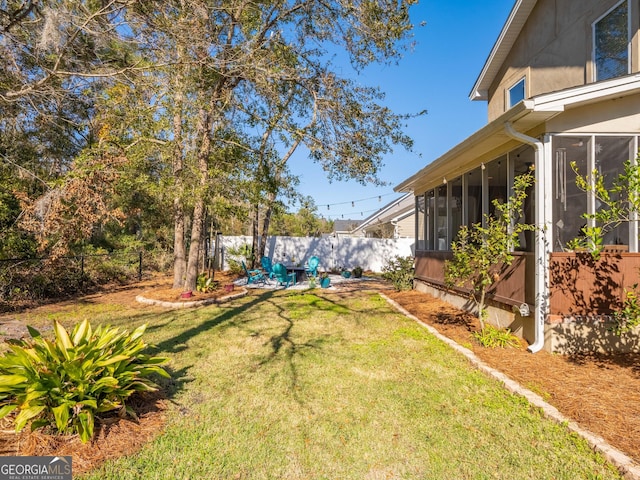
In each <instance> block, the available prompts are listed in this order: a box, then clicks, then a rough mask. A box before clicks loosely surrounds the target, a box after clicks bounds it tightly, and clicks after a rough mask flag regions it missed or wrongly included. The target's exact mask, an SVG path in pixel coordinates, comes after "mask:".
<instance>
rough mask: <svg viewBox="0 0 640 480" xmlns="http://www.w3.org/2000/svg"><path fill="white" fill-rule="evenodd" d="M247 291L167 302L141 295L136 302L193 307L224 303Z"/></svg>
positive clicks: (169, 306)
mask: <svg viewBox="0 0 640 480" xmlns="http://www.w3.org/2000/svg"><path fill="white" fill-rule="evenodd" d="M247 293H249V292H248V290H247V289H245V288H243V289H242V291H241V292H238V293H233V294H231V295H226V296H224V297H219V298H207V299H204V300H193V301H190V302H189V301H182V302H167V301H165V300H155V299H153V298H146V297H144V296H142V295H137V296H136V302H139V303H143V304H145V305H156V306H159V307H164V308H195V307H204V306H206V305H211V304H214V303H224V302H228V301H230V300H233V299H235V298H240V297H244V296H245V295H246V294H247Z"/></svg>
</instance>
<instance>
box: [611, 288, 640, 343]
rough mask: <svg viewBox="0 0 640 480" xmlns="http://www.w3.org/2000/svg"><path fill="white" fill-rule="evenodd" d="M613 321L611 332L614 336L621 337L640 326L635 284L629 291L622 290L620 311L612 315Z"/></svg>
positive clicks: (639, 308)
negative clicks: (622, 299) (622, 298)
mask: <svg viewBox="0 0 640 480" xmlns="http://www.w3.org/2000/svg"><path fill="white" fill-rule="evenodd" d="M613 320H614V322H615V325H614V327H613V331H614V332H615V334H616V335H622V334H623V333H625V332H628V331H630V330H632V329H633V328H634V327H636V326H637V325H640V293H639V292H638V284H637V283H636V284H634V285H633V286H632V287H631V288H630V289H629V288H625V289H624V301H623V302H622V309H620V310H619V311H616V312H614V313H613Z"/></svg>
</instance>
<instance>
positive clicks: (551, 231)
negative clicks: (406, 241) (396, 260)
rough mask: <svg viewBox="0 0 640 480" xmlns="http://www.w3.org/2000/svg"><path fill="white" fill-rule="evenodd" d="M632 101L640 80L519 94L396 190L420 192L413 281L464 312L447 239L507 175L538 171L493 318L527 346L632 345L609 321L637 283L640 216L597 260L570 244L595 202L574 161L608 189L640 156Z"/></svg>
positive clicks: (639, 117) (505, 183)
mask: <svg viewBox="0 0 640 480" xmlns="http://www.w3.org/2000/svg"><path fill="white" fill-rule="evenodd" d="M638 105H640V76H638V75H630V76H627V77H623V78H618V79H615V80H609V81H604V82H599V83H596V84H589V85H586V86H580V87H575V88H571V89H567V90H563V91H561V92H556V93H553V94H545V95H540V96H538V97H533V98H531V99H526V100H523V101H520V102H519V103H518V104H517V105H515V106H514V107H513V108H511V109H509V110H508V111H507V112H505V113H504V114H503V115H502V116H500V117H499V118H497V119H495V120H494V121H492V122H491V123H489V124H488V125H486V126H485V127H484V128H482V129H481V130H479V131H477V132H476V133H475V134H473V135H472V136H470V137H469V138H467V139H466V140H465V141H463V142H462V143H460V144H458V145H457V146H455V147H454V148H453V149H451V150H450V151H449V152H447V153H446V154H444V155H443V156H442V157H440V158H438V159H436V160H435V161H433V162H432V163H431V164H429V165H428V166H426V167H425V168H423V169H422V170H420V171H419V172H418V173H416V174H415V175H413V176H412V177H410V178H409V179H407V180H405V181H404V182H402V183H401V184H400V185H398V186H397V187H396V190H397V191H404V192H408V191H412V192H413V193H414V196H415V202H416V207H415V208H416V215H415V218H416V248H415V256H416V259H415V260H416V261H415V267H416V269H415V284H416V288H417V289H420V290H423V291H427V292H429V293H432V294H435V295H437V296H439V297H444V298H445V299H446V300H448V301H450V302H451V303H454V304H456V305H458V306H460V307H463V308H470V305H471V304H470V302H468V300H467V298H468V297H467V295H466V294H465V292H464V291H461V290H459V291H451V290H448V289H446V288H445V285H444V262H445V261H446V260H447V259H448V258H450V257H451V253H450V247H451V243H452V241H454V240H455V238H456V234H457V232H458V230H459V228H460V226H462V225H472V224H475V223H478V222H482V220H483V218H484V215H485V214H487V215H491V214H492V213H493V212H492V210H493V202H494V200H496V199H498V200H501V199H507V198H508V197H509V195H510V191H511V188H512V185H513V180H514V178H515V177H516V176H517V175H519V174H522V173H524V172H526V171H528V170H529V168H530V167H531V166H534V171H535V179H536V182H535V185H534V187H532V188H531V189H530V190H531V191H530V192H528V195H527V200H526V203H525V212H524V215H523V217H522V219H521V221H523V222H526V223H530V224H535V225H536V226H537V231H536V233H534V232H530V233H527V234H524V235H522V237H521V238H520V246H519V249H518V251H516V252H515V261H514V262H513V264H512V265H511V267H510V268H509V269H508V270H507V271H506V272H504V274H503V275H502V276H501V280H500V281H499V282H498V283H497V284H496V285H495V288H494V289H493V290H492V291H491V305H492V308H491V310H490V319H489V321H490V322H492V323H494V324H497V325H499V326H502V327H509V328H510V329H511V330H512V331H514V332H516V333H517V334H519V335H521V336H522V337H523V338H525V339H526V340H527V341H528V342H529V343H530V350H531V351H538V350H540V349H542V348H546V349H547V350H551V351H564V352H567V351H582V350H594V349H597V350H610V349H615V350H637V349H638V345H637V340H635V338H633V336H632V335H628V336H626V337H621V336H617V335H615V334H612V333H611V332H610V330H609V329H608V327H607V320H608V318H609V317H608V316H609V315H610V314H611V313H612V312H613V311H614V310H615V309H616V308H618V305H619V304H620V301H621V299H622V297H623V295H624V292H625V288H627V287H630V286H632V285H634V284H635V283H638V282H640V273H639V272H640V254H639V253H638V249H639V248H638V234H639V232H638V225H637V222H630V223H624V224H621V225H619V226H618V227H617V228H616V229H614V230H612V231H610V232H609V233H607V235H606V236H605V238H604V243H605V245H606V246H605V253H604V255H602V257H601V258H600V259H598V260H597V261H596V260H594V259H593V258H591V257H590V255H584V254H581V253H580V252H578V253H576V252H570V251H568V248H567V244H568V242H570V241H571V240H572V239H574V238H576V237H578V236H579V235H580V234H581V229H582V227H583V226H584V225H585V223H586V222H587V220H585V218H584V217H583V214H584V213H593V212H595V211H596V210H597V209H598V208H601V206H600V205H598V202H597V201H596V199H595V198H594V197H593V196H592V195H591V194H588V193H587V192H585V191H583V190H581V189H580V188H578V186H577V185H576V181H575V179H576V174H575V172H574V170H573V168H572V164H574V165H575V166H576V168H577V169H578V171H579V172H580V173H581V174H583V175H586V174H588V173H589V172H592V171H593V170H594V169H595V170H597V171H598V172H600V173H601V174H602V175H604V177H605V179H606V182H609V184H610V183H611V182H612V181H613V179H614V178H616V177H617V176H618V174H619V173H622V172H623V167H624V163H625V162H626V161H628V160H631V161H635V159H636V157H637V152H638V148H639V146H640V145H639V142H640V112H639V111H638V110H639V109H638V107H637V106H638ZM607 186H610V185H607ZM636 337H637V335H636Z"/></svg>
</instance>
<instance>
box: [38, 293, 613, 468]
mask: <svg viewBox="0 0 640 480" xmlns="http://www.w3.org/2000/svg"><path fill="white" fill-rule="evenodd" d="M59 315H60V317H59V318H60V319H61V320H63V322H64V323H65V324H66V325H70V324H71V323H73V322H74V321H76V320H80V319H82V318H85V317H87V318H91V319H92V322H93V323H94V324H97V323H98V322H103V323H110V324H112V325H122V326H127V327H128V328H133V327H135V326H137V325H138V324H140V323H144V322H148V323H149V328H148V330H147V334H146V338H147V340H148V341H150V342H152V343H155V344H156V347H157V349H158V351H159V353H160V354H164V355H167V356H169V357H170V358H171V364H170V370H171V371H172V374H173V380H172V381H171V382H169V383H166V382H165V386H166V388H167V389H168V391H169V394H170V396H171V400H172V407H171V411H170V412H169V423H168V425H167V427H166V430H165V433H164V434H162V435H161V436H159V437H158V438H157V439H156V440H154V441H153V442H151V443H149V444H148V445H147V446H146V447H145V448H144V449H143V450H142V451H141V452H140V453H139V454H137V455H135V456H132V457H129V458H120V459H118V460H116V461H112V462H109V463H107V464H105V465H104V466H103V467H101V468H100V469H99V470H97V471H94V472H93V473H92V474H89V475H84V476H82V477H81V478H85V479H101V480H102V479H114V480H115V479H117V480H123V479H129V478H140V479H169V478H170V479H303V478H304V479H387V478H394V479H395V478H416V479H484V478H487V479H488V478H492V479H525V478H526V479H528V478H536V479H571V480H574V479H609V478H620V476H619V475H618V473H617V472H616V471H615V470H614V469H613V468H612V467H610V466H608V465H606V464H605V463H604V462H603V460H602V458H601V457H600V456H598V455H596V454H594V453H593V452H592V451H591V450H590V448H589V447H588V445H587V444H586V442H584V441H582V440H581V439H580V438H578V437H577V436H575V435H574V434H571V433H569V432H568V431H567V430H566V429H565V428H564V427H562V426H560V425H557V424H555V423H553V422H551V421H548V420H546V419H544V418H543V417H542V416H541V415H540V413H539V412H538V411H537V410H536V409H533V408H531V407H530V406H529V405H528V404H527V403H526V402H525V401H524V400H522V399H521V398H519V397H516V396H513V395H512V394H510V393H508V392H507V391H505V390H504V389H503V388H502V387H501V386H500V384H499V383H497V382H496V381H494V380H492V379H490V378H487V377H486V376H485V375H483V374H481V373H479V372H478V371H476V370H474V369H473V368H472V367H471V366H470V365H469V364H468V362H467V361H466V360H465V359H464V358H463V357H462V356H460V355H459V354H457V353H455V352H454V351H452V350H451V349H450V348H449V347H447V346H446V345H444V344H443V343H441V342H440V341H438V340H437V339H435V338H434V337H432V336H431V335H430V334H429V333H428V332H427V331H426V330H425V329H423V328H422V327H420V326H418V325H417V324H415V323H414V322H413V321H411V320H409V319H407V318H405V317H404V316H402V315H400V314H398V313H396V312H395V311H394V310H393V309H392V307H390V306H389V305H388V304H387V303H386V302H385V301H384V300H383V299H382V298H380V297H379V296H378V295H374V294H365V293H357V294H355V295H354V296H353V297H349V298H342V297H339V296H337V295H331V294H327V293H326V292H323V291H320V290H314V291H308V292H300V291H297V292H291V291H289V292H288V291H278V292H267V293H262V294H254V295H250V296H247V297H244V298H242V299H237V300H234V301H233V302H232V303H229V304H225V305H222V306H211V307H206V308H200V309H196V310H180V311H171V312H167V311H161V310H157V309H153V308H147V309H140V308H138V309H135V310H133V309H131V310H127V308H126V307H122V306H117V305H95V304H86V305H79V306H75V307H73V309H70V310H67V311H65V312H61V313H60V314H59ZM32 320H33V321H34V322H36V323H35V324H37V322H42V321H43V319H36V318H33V319H32ZM34 322H31V323H34Z"/></svg>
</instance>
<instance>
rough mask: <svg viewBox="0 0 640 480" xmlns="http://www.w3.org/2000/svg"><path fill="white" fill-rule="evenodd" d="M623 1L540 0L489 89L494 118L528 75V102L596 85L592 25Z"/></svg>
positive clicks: (639, 42)
mask: <svg viewBox="0 0 640 480" xmlns="http://www.w3.org/2000/svg"><path fill="white" fill-rule="evenodd" d="M618 2H619V0H539V1H538V3H537V4H536V6H535V8H534V9H533V11H532V12H531V15H530V16H529V18H528V20H527V22H526V24H525V25H524V27H523V29H522V31H521V33H520V35H519V37H518V39H517V41H516V43H515V44H514V46H513V48H512V50H511V52H510V54H509V55H508V57H507V59H506V61H505V63H504V65H503V67H502V69H501V70H500V72H499V73H498V75H497V76H496V79H495V81H494V82H493V84H492V86H491V88H490V89H489V104H488V115H489V121H492V120H494V119H495V118H496V117H498V116H499V115H501V114H502V113H504V112H505V110H506V108H505V107H506V90H507V89H508V88H510V87H512V86H513V85H514V84H515V83H516V82H517V81H518V80H520V79H521V78H522V77H526V79H527V80H526V91H525V96H526V97H527V98H529V97H533V96H536V95H540V94H542V93H548V92H554V91H558V90H562V89H565V88H569V87H575V86H579V85H584V84H586V83H591V82H592V78H593V72H592V44H593V39H592V23H593V22H594V21H595V20H596V19H598V18H599V17H600V16H602V15H603V14H604V13H606V12H607V11H608V10H609V9H610V8H612V7H613V6H615V5H616V4H617V3H618ZM631 4H632V6H631V8H632V11H631V17H632V31H633V32H636V33H635V35H634V37H633V39H632V54H631V58H632V72H638V71H640V69H639V63H640V61H639V58H640V53H639V50H640V38H639V35H638V29H639V26H638V23H639V20H638V18H639V17H640V0H631Z"/></svg>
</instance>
